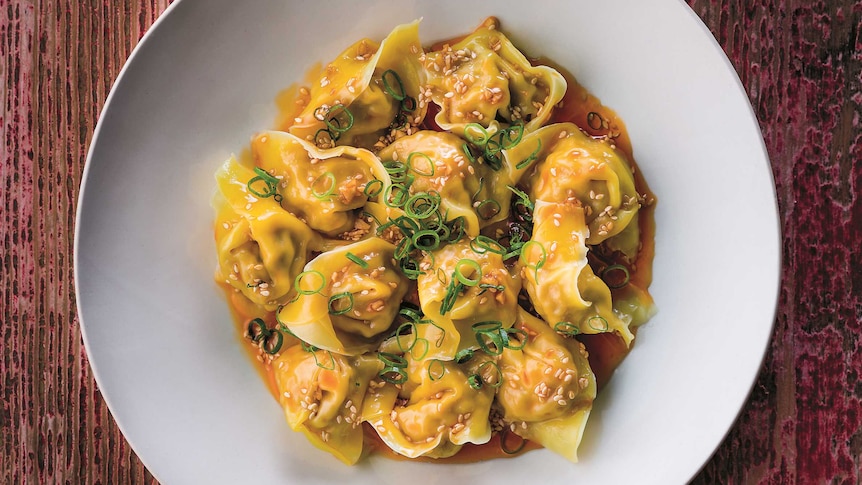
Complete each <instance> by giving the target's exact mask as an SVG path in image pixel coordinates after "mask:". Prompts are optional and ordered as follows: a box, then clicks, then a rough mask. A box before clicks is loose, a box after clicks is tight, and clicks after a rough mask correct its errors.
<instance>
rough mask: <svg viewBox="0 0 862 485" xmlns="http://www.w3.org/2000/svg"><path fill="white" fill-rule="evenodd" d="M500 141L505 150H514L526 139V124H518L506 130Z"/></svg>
mask: <svg viewBox="0 0 862 485" xmlns="http://www.w3.org/2000/svg"><path fill="white" fill-rule="evenodd" d="M500 133H501V135H500V141H501V143H502V145H503V149H504V150H508V149H510V148H514V147H515V145H517V144H518V143H520V142H521V138H523V137H524V123H522V122H517V123H515V124H514V125H512V126H510V127H509V128H507V129H506V130H503V131H501V132H500Z"/></svg>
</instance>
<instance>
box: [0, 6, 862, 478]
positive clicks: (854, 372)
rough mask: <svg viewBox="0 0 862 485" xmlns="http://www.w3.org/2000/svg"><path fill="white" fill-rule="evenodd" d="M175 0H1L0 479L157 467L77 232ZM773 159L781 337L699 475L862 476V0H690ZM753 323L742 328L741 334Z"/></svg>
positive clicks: (143, 473) (119, 473)
mask: <svg viewBox="0 0 862 485" xmlns="http://www.w3.org/2000/svg"><path fill="white" fill-rule="evenodd" d="M167 3H168V1H167V0H124V1H122V2H120V1H117V2H110V1H106V0H105V1H96V0H80V1H79V0H0V55H2V64H0V80H2V84H0V100H2V107H0V109H2V111H0V138H2V142H3V151H2V152H0V161H2V165H0V181H2V182H0V203H2V205H0V241H2V244H3V248H4V249H3V252H2V258H0V291H2V298H0V313H2V315H3V319H2V322H0V336H2V343H0V345H2V349H3V350H2V359H0V394H2V398H3V400H2V408H0V427H2V433H0V451H2V453H0V482H2V483H15V484H17V483H37V482H42V483H56V482H67V483H110V484H118V483H141V482H154V481H155V480H154V479H153V478H152V476H151V475H150V474H149V473H148V472H147V470H146V469H145V468H144V466H143V465H142V464H141V462H140V461H139V460H138V458H137V457H136V456H135V454H134V452H132V450H131V449H130V447H129V446H128V444H127V443H126V441H125V440H124V439H123V436H122V435H121V434H120V432H119V431H118V429H117V426H116V425H115V424H114V421H113V419H112V418H111V415H110V414H109V413H108V410H107V408H106V407H105V404H104V402H103V401H102V398H101V396H100V394H99V390H98V388H97V387H96V384H95V382H94V380H93V375H92V373H91V371H90V368H89V365H88V363H87V357H86V354H85V352H84V348H83V346H82V343H81V336H80V331H79V328H78V320H77V316H76V312H75V301H74V286H73V285H74V282H73V278H72V276H73V274H72V238H73V232H74V223H75V205H76V203H77V195H78V187H79V185H80V182H81V173H82V170H83V167H84V158H85V154H86V151H87V147H88V145H89V142H90V137H91V136H92V133H93V129H94V128H95V123H96V120H97V118H98V114H99V111H100V110H101V108H102V105H103V103H104V101H105V98H106V96H107V94H108V91H109V89H110V87H111V83H112V82H113V80H114V78H115V77H116V75H117V73H118V72H119V70H120V68H121V67H122V65H123V62H124V61H125V59H126V57H127V56H128V55H129V53H130V52H131V50H132V48H133V47H134V46H135V44H136V43H137V41H138V40H139V39H140V37H141V35H142V34H143V33H144V31H146V29H147V28H148V27H149V26H150V25H151V24H152V22H153V21H154V20H155V19H156V17H158V15H159V14H160V13H161V12H162V11H163V10H164V9H165V8H166V7H167ZM689 3H690V5H691V6H692V8H693V9H694V11H695V12H696V13H697V14H698V15H699V16H700V17H701V18H702V19H703V20H704V22H705V23H706V24H707V25H708V26H709V28H710V29H711V30H712V32H713V34H714V35H715V37H716V38H717V39H718V41H719V43H720V44H721V45H722V47H723V48H724V50H725V52H727V53H728V56H729V57H730V59H731V61H732V62H733V65H734V66H735V68H736V70H737V72H738V73H739V76H740V78H741V79H742V83H743V84H744V85H745V88H746V91H747V93H748V95H749V97H750V99H751V103H752V105H753V106H754V108H755V111H756V113H757V117H758V119H759V120H760V126H761V128H762V130H763V137H764V139H765V141H766V146H767V148H768V150H769V155H770V157H771V159H772V171H773V175H774V176H775V183H776V186H777V190H778V203H779V207H780V210H781V225H782V232H783V246H782V247H783V251H784V266H783V273H782V286H781V296H780V302H779V307H778V315H777V320H776V324H775V331H774V334H773V340H772V345H771V347H770V349H769V353H768V354H767V356H766V361H765V364H764V367H763V370H762V371H761V374H760V377H759V379H758V380H757V383H756V385H755V387H754V391H753V393H752V395H751V396H750V397H749V400H748V403H747V404H746V406H745V408H744V409H743V411H742V414H741V415H740V417H739V420H738V422H737V423H736V425H735V426H734V427H733V429H732V430H731V432H730V434H729V435H728V437H727V439H726V440H725V442H724V444H722V446H721V447H720V448H719V449H718V451H717V453H716V455H715V456H714V457H713V458H712V460H711V461H710V462H709V463H708V464H707V465H706V467H705V468H704V469H703V470H702V472H701V473H700V475H699V476H698V477H697V479H696V480H695V483H758V482H759V483H793V482H798V483H806V484H807V483H841V484H845V483H846V484H859V483H862V375H861V374H862V261H860V260H862V249H860V248H862V130H860V117H862V1H860V0H824V1H819V2H814V1H802V0H690V1H689ZM740 338H744V336H741V337H740Z"/></svg>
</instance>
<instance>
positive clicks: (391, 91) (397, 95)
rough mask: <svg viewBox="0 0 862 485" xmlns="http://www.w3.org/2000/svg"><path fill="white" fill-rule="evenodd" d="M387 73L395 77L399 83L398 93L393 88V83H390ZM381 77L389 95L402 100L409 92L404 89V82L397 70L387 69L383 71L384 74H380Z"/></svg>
mask: <svg viewBox="0 0 862 485" xmlns="http://www.w3.org/2000/svg"><path fill="white" fill-rule="evenodd" d="M387 75H391V77H394V78H395V82H396V83H397V84H398V92H397V93H396V92H395V90H394V89H392V85H391V84H390V83H389V80H387V79H386V76H387ZM380 79H382V80H383V89H385V90H386V93H387V94H389V96H392V97H393V98H395V100H396V101H402V100H403V99H404V98H405V97H406V95H407V94H406V93H405V91H404V84H402V83H401V77H400V76H398V73H397V72H395V71H393V70H392V69H387V70H386V71H383V75H382V76H380Z"/></svg>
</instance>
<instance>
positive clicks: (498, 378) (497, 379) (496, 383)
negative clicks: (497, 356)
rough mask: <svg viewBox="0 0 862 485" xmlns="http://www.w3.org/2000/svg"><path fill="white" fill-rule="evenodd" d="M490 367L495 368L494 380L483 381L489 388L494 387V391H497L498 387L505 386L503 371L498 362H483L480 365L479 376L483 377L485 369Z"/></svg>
mask: <svg viewBox="0 0 862 485" xmlns="http://www.w3.org/2000/svg"><path fill="white" fill-rule="evenodd" d="M488 366H491V367H493V368H494V378H493V379H485V378H482V380H483V381H485V383H486V384H488V385H489V386H491V387H493V388H494V389H497V388H498V387H500V386H502V385H503V371H501V370H500V366H498V365H497V363H496V362H494V361H493V360H486V361H485V362H482V364H481V365H479V369H478V370H477V372H478V374H479V375H482V371H483V370H484V369H485V367H488Z"/></svg>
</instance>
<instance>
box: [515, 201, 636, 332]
mask: <svg viewBox="0 0 862 485" xmlns="http://www.w3.org/2000/svg"><path fill="white" fill-rule="evenodd" d="M533 221H534V224H535V226H534V228H533V237H532V239H530V241H532V242H530V243H527V245H525V246H524V250H523V253H522V255H521V259H522V261H523V262H524V263H525V268H524V274H525V277H524V278H525V280H524V286H525V287H526V288H527V292H528V293H529V294H530V300H531V301H532V302H533V306H534V307H535V308H536V311H537V312H539V314H540V315H541V316H542V318H544V319H545V320H547V321H548V322H549V323H550V324H551V325H556V324H557V323H559V322H568V323H569V324H570V325H574V326H575V327H577V328H578V329H579V331H580V333H587V334H595V333H604V332H616V333H617V334H618V335H619V336H620V337H621V338H622V339H623V340H624V341H625V343H626V346H629V345H631V342H632V339H634V335H633V334H632V333H631V331H630V330H629V325H628V324H629V318H627V317H626V318H624V317H621V316H620V315H618V314H617V313H616V312H615V311H614V309H613V302H612V301H611V290H610V289H608V286H607V285H606V284H605V282H604V281H602V279H601V278H599V277H598V276H596V275H595V274H594V273H593V270H592V268H590V265H589V264H588V263H587V251H588V249H587V246H586V244H585V240H586V238H587V234H588V230H587V227H586V225H585V223H584V210H583V208H582V207H580V206H578V205H577V204H576V203H574V202H570V203H562V204H561V203H556V202H545V201H542V200H538V201H536V207H535V210H534V211H533Z"/></svg>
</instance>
